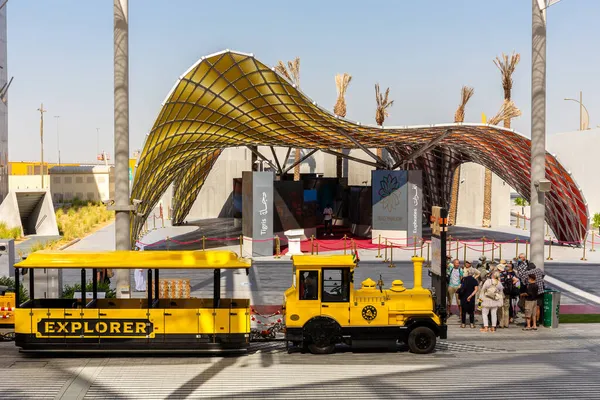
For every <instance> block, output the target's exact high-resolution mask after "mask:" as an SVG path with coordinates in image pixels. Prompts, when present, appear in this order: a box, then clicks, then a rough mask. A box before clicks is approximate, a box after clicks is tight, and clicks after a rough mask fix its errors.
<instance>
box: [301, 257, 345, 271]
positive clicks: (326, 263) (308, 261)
mask: <svg viewBox="0 0 600 400" xmlns="http://www.w3.org/2000/svg"><path fill="white" fill-rule="evenodd" d="M292 261H293V263H294V265H295V266H296V267H311V268H319V267H355V266H356V263H355V262H354V257H353V256H351V255H346V256H343V255H333V256H312V255H310V256H309V255H294V256H292Z"/></svg>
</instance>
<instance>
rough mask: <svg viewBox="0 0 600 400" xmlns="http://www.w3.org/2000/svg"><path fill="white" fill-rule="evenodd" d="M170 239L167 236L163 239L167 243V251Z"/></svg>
mask: <svg viewBox="0 0 600 400" xmlns="http://www.w3.org/2000/svg"><path fill="white" fill-rule="evenodd" d="M170 241H171V238H170V237H168V236H167V238H166V239H165V243H166V244H167V246H166V247H167V251H169V242H170Z"/></svg>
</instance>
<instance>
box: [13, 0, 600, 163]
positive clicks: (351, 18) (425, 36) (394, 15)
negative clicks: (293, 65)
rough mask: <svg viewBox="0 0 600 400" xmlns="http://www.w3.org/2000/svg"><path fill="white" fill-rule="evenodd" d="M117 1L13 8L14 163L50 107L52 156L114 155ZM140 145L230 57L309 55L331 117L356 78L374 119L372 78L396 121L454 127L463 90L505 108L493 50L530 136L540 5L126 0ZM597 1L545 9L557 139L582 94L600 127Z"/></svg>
mask: <svg viewBox="0 0 600 400" xmlns="http://www.w3.org/2000/svg"><path fill="white" fill-rule="evenodd" d="M112 4H113V2H112V1H110V0H103V1H101V0H85V1H82V0H79V1H77V0H53V1H39V0H10V1H9V2H8V5H7V7H8V73H9V76H14V77H15V79H14V82H13V84H12V86H11V89H10V99H9V158H10V160H11V161H20V160H38V157H39V144H38V143H39V113H38V112H37V111H36V110H37V108H38V107H39V105H40V103H41V102H43V103H44V107H45V108H46V109H47V110H48V112H47V113H46V114H45V118H46V124H45V153H46V156H45V159H46V160H49V161H56V160H57V150H56V149H57V145H56V119H55V118H53V117H54V116H55V115H60V119H59V124H60V125H59V130H60V143H61V159H62V161H63V162H91V161H94V160H95V157H96V147H97V144H96V128H99V129H100V150H106V151H107V152H108V153H109V154H111V155H112V153H113V149H112V148H113V144H112V140H113V86H112V85H113V64H112V62H113V33H112V27H113V14H112V13H113V10H112ZM129 16H130V31H129V35H130V42H129V49H130V146H131V151H134V150H136V149H139V148H141V146H142V143H143V138H144V135H145V133H146V132H148V130H149V129H150V128H151V126H152V124H153V123H154V119H155V118H156V116H157V114H158V111H159V107H160V104H161V102H162V101H163V99H164V98H165V96H166V94H167V93H168V92H169V90H170V89H171V87H172V86H173V84H174V83H175V81H176V79H177V78H178V76H179V75H180V74H181V73H183V72H184V71H185V70H186V69H187V68H188V67H189V66H190V65H192V64H193V63H194V62H195V61H196V60H197V59H199V58H200V57H201V56H203V55H207V54H210V53H213V52H215V51H219V50H222V49H226V48H229V49H235V50H239V51H243V52H248V53H254V54H255V56H256V57H257V58H258V59H260V60H261V61H263V62H265V63H267V64H269V65H273V64H275V63H276V62H277V60H280V59H282V60H289V59H292V58H293V57H295V56H300V57H301V86H302V89H303V91H304V92H305V93H307V94H308V95H309V96H311V97H312V98H313V99H314V100H316V101H317V102H318V103H319V104H321V105H323V106H325V107H327V108H329V109H333V105H334V103H335V98H336V92H335V83H334V75H335V74H336V73H340V72H348V73H350V74H351V75H352V76H353V80H352V83H351V85H350V87H349V89H348V93H347V103H348V115H347V117H348V118H350V119H352V120H357V121H361V122H363V123H373V122H374V104H375V100H374V89H373V86H374V84H375V82H379V83H380V84H381V85H382V86H383V87H388V86H389V87H390V88H391V96H390V97H391V98H392V99H394V100H395V103H394V105H393V107H392V108H391V110H390V117H389V118H388V120H387V121H386V125H415V124H429V123H444V122H452V120H453V116H454V111H455V109H456V107H457V105H458V102H459V99H460V88H461V86H462V85H470V86H472V87H474V88H475V95H474V97H473V98H472V99H471V101H470V102H469V104H468V106H467V112H466V119H465V120H466V121H467V122H469V121H471V122H480V120H481V113H482V112H485V113H486V114H487V115H488V116H491V115H493V114H495V113H496V111H497V110H498V108H499V107H500V105H501V103H502V100H503V98H502V96H503V92H502V87H501V81H500V73H499V71H498V70H497V69H496V67H495V66H494V64H493V63H492V60H493V58H494V57H495V56H496V55H500V54H501V53H502V52H512V51H513V50H516V51H517V52H520V53H521V63H520V64H519V66H518V67H517V70H516V73H515V74H514V87H513V100H514V101H515V103H516V104H517V106H518V107H519V108H521V110H522V111H523V116H521V117H520V118H518V119H516V120H514V121H513V127H514V128H515V129H517V130H518V131H520V132H522V133H523V134H525V135H526V136H529V131H530V108H531V98H530V79H531V2H530V1H529V0H503V1H489V0H488V1H481V0H454V1H448V0H429V1H416V0H411V1H407V0H402V1H400V0H397V1H392V0H389V1H378V0H370V1H364V0H363V1H354V0H346V1H333V0H329V1H324V0H320V1H319V0H304V1H301V2H293V3H292V2H282V1H258V2H250V1H228V2H225V1H221V2H218V1H217V2H215V1H203V0H170V1H165V0H162V1H157V0H130V1H129ZM598 17H600V1H598V0H563V1H561V2H560V3H558V4H556V5H554V6H552V7H551V8H550V9H549V10H548V49H547V52H548V99H547V107H548V108H547V115H548V119H547V133H548V134H549V135H551V134H553V133H556V132H563V131H568V130H576V129H577V128H578V126H579V125H578V124H579V107H578V105H577V104H576V103H574V102H565V101H564V100H563V99H564V98H565V97H578V95H579V91H580V90H583V99H584V104H585V105H586V107H587V108H588V110H589V111H590V119H591V126H592V127H595V126H596V125H598V124H600V98H599V93H600V80H599V79H598V65H600V53H599V52H598V51H597V50H598V48H597V44H598V43H599V42H600V40H599V39H600V30H598V28H597V26H598Z"/></svg>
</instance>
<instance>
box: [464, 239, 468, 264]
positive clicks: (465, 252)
mask: <svg viewBox="0 0 600 400" xmlns="http://www.w3.org/2000/svg"><path fill="white" fill-rule="evenodd" d="M466 263H467V245H466V244H465V243H463V265H465V264H466Z"/></svg>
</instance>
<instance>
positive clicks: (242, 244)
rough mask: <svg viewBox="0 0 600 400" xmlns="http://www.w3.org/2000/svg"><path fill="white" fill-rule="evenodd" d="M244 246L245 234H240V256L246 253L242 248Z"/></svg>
mask: <svg viewBox="0 0 600 400" xmlns="http://www.w3.org/2000/svg"><path fill="white" fill-rule="evenodd" d="M243 246H244V236H243V235H240V258H243V257H244V253H243V250H242V248H243Z"/></svg>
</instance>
